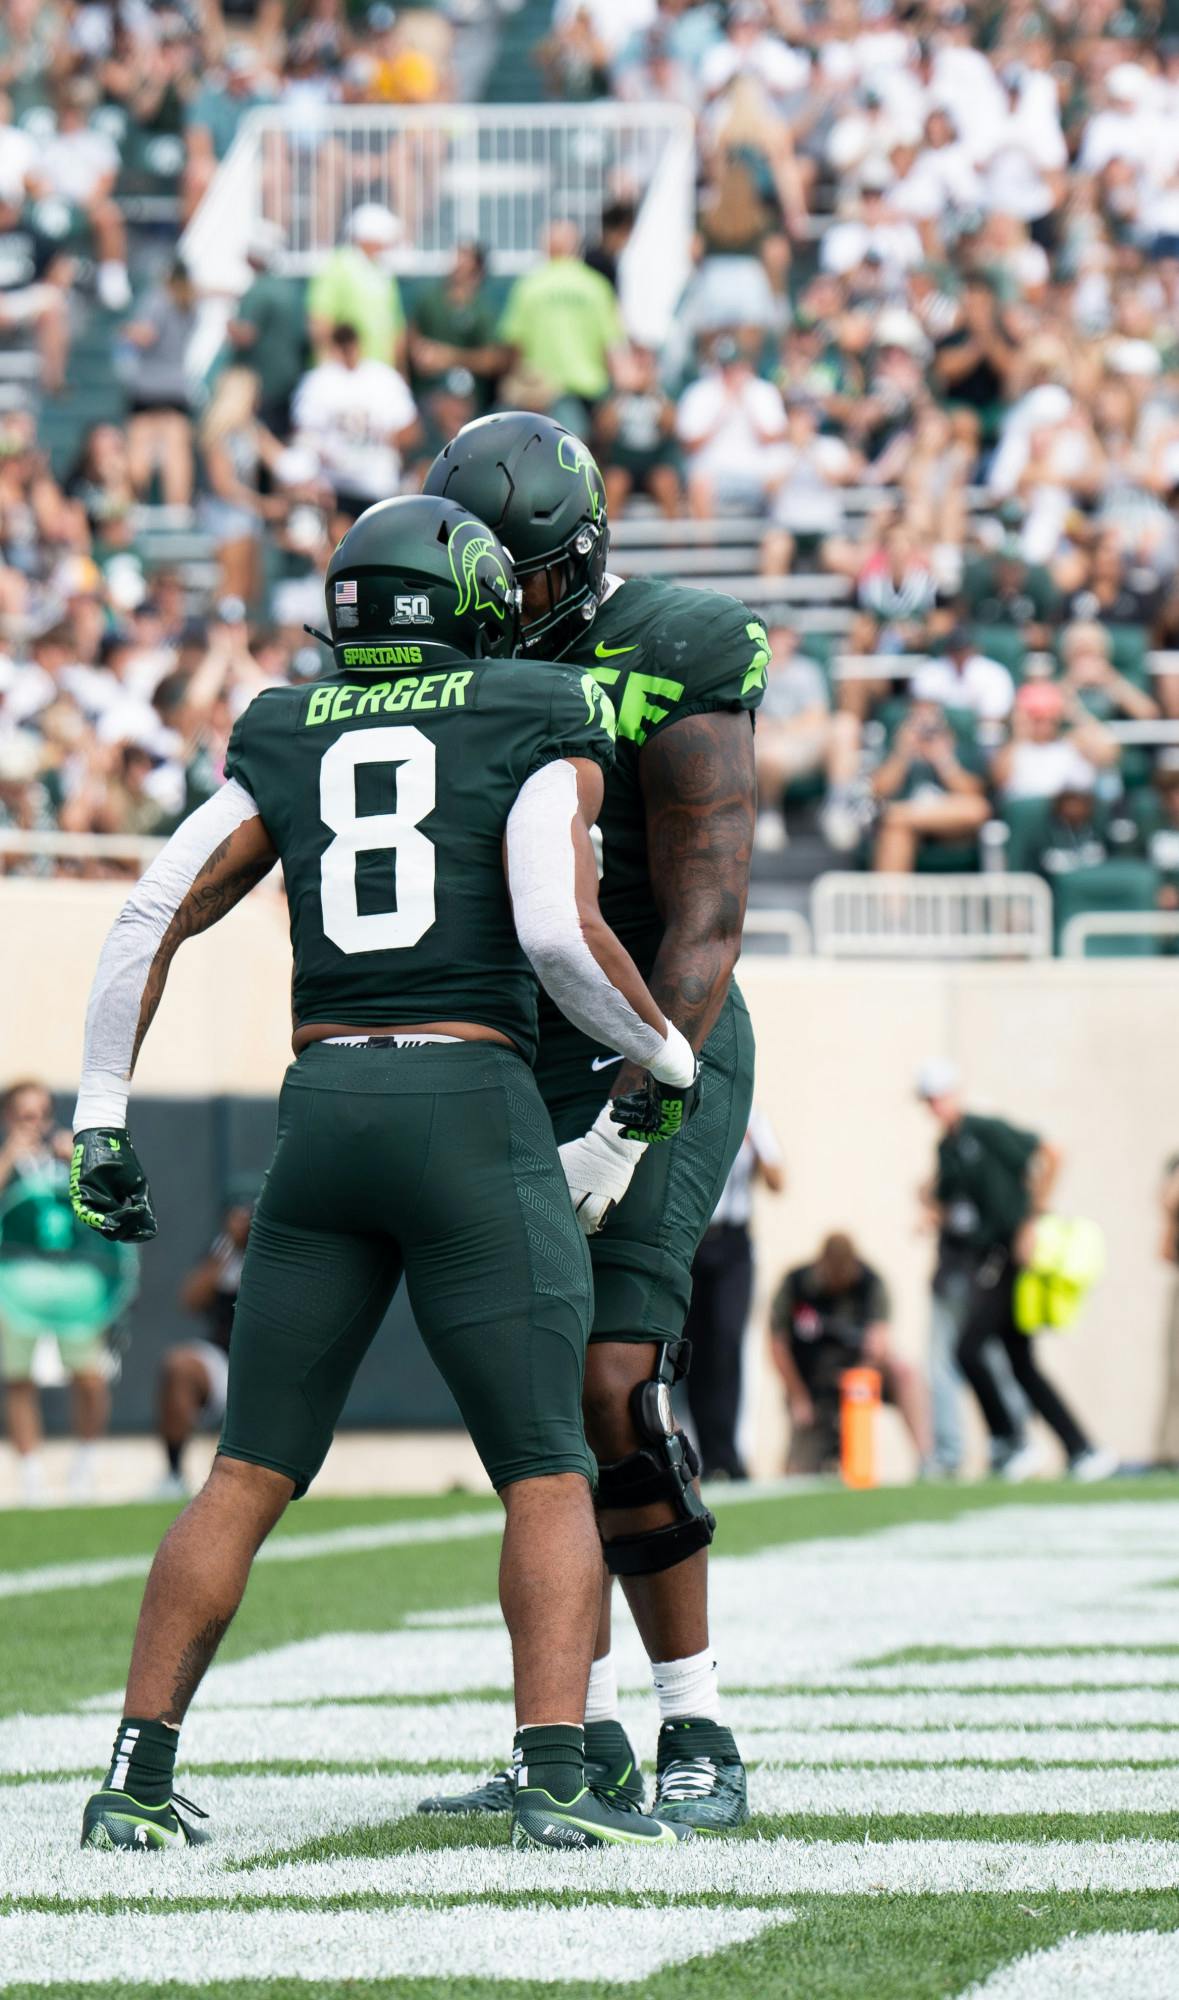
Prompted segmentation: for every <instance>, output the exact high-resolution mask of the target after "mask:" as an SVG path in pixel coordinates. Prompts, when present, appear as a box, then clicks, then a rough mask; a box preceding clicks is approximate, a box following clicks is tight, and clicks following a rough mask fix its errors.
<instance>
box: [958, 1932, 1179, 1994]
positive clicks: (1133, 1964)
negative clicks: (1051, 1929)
mask: <svg viewBox="0 0 1179 2000" xmlns="http://www.w3.org/2000/svg"><path fill="white" fill-rule="evenodd" d="M1176 1993H1179V1932H1176V1931H1105V1932H1101V1931H1096V1932H1089V1933H1087V1934H1086V1935H1085V1936H1083V1937H1070V1938H1065V1939H1063V1940H1062V1942H1061V1943H1060V1944H1054V1945H1051V1946H1049V1947H1048V1949H1047V1950H1045V1951H1030V1952H1028V1953H1027V1954H1026V1956H1025V1957H1023V1958H1017V1959H1016V1960H1015V1961H1014V1963H1013V1964H1011V1965H1004V1966H1002V1967H1001V1968H1000V1970H999V1971H998V1972H993V1973H992V1974H991V1976H990V1978H989V1979H984V1980H983V1981H982V1982H981V1984H979V1985H977V1986H972V1987H971V1988H970V1989H969V1992H968V1993H964V1994H962V1995H961V1996H960V2000H984V1996H985V2000H1085V1996H1086V1995H1093V1996H1096V1995H1100V2000H1175V1995H1176Z"/></svg>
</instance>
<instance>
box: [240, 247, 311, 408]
mask: <svg viewBox="0 0 1179 2000" xmlns="http://www.w3.org/2000/svg"><path fill="white" fill-rule="evenodd" d="M282 247H283V233H282V230H281V229H280V228H279V227H278V225H277V223H274V222H265V221H263V222H260V223H258V225H257V226H256V228H255V230H254V232H253V235H252V236H251V238H250V242H249V245H248V246H247V249H246V262H247V263H248V264H249V267H250V271H251V273H252V276H251V278H250V282H249V284H248V285H247V287H246V289H245V291H244V292H243V293H242V296H241V298H240V299H239V300H238V306H237V311H236V313H235V314H234V316H233V318H232V319H231V320H230V322H229V327H228V341H229V346H230V348H231V350H232V353H233V356H234V359H235V360H237V361H239V362H240V363H241V364H242V366H243V367H245V368H249V369H250V370H251V372H252V373H253V374H255V375H256V376H257V377H258V383H259V388H258V415H259V417H260V418H261V420H262V422H263V423H264V424H265V425H266V428H267V429H268V430H271V431H273V432H274V434H275V436H276V437H285V436H286V434H287V432H288V430H289V429H290V404H291V397H292V395H293V394H294V391H295V386H296V384H297V383H298V381H299V379H300V377H301V376H302V374H303V371H304V366H305V351H306V346H307V317H306V313H305V310H304V300H303V296H302V289H301V287H300V288H296V287H295V286H293V285H292V284H291V282H290V281H289V279H287V278H284V277H281V276H280V275H279V273H278V272H277V271H276V270H275V268H274V267H275V263H276V260H277V258H278V255H279V252H280V251H281V249H282Z"/></svg>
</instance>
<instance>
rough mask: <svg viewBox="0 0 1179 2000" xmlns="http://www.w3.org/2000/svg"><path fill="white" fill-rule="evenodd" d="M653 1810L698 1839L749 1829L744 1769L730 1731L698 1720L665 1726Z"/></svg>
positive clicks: (678, 1721)
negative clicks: (691, 1829) (689, 1829)
mask: <svg viewBox="0 0 1179 2000" xmlns="http://www.w3.org/2000/svg"><path fill="white" fill-rule="evenodd" d="M654 1810H655V1811H656V1812H657V1813H658V1814H659V1817H660V1819H664V1820H669V1821H670V1822H671V1823H672V1825H674V1826H691V1827H695V1829H696V1831H697V1832H698V1833H729V1832H731V1831H732V1829H733V1828H734V1827H737V1826H744V1825H745V1822H746V1820H747V1819H748V1818H749V1800H748V1797H747V1795H746V1785H745V1766H744V1764H743V1763H742V1762H741V1758H740V1756H739V1754H738V1750H737V1745H736V1743H735V1742H734V1741H733V1732H732V1730H731V1729H726V1728H724V1726H723V1725H722V1724H721V1723H719V1722H710V1721H709V1720H707V1719H706V1718H705V1717H696V1716H685V1717H684V1718H683V1719H680V1718H678V1717H677V1719H676V1720H675V1721H674V1722H665V1723H664V1724H663V1727H662V1728H661V1729H660V1731H659V1752H658V1763H657V1767H656V1778H655V1806H654Z"/></svg>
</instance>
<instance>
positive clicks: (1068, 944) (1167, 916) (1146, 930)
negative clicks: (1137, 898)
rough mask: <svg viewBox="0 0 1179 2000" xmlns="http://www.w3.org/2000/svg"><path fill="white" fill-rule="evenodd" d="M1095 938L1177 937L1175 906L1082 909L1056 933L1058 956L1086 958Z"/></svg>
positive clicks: (1177, 914)
mask: <svg viewBox="0 0 1179 2000" xmlns="http://www.w3.org/2000/svg"><path fill="white" fill-rule="evenodd" d="M1098 938H1179V910H1085V911H1082V913H1081V914H1080V915H1079V916H1076V917H1070V918H1069V920H1068V922H1067V924H1066V925H1065V926H1064V929H1063V930H1062V931H1061V934H1060V956H1061V957H1062V958H1086V957H1088V952H1089V945H1090V944H1091V943H1092V942H1093V941H1094V940H1095V939H1098Z"/></svg>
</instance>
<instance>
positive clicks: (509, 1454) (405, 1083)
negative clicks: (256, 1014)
mask: <svg viewBox="0 0 1179 2000" xmlns="http://www.w3.org/2000/svg"><path fill="white" fill-rule="evenodd" d="M403 1272H404V1274H405V1279H406V1284H407V1286H408V1290H409V1298H410V1303H411V1305H412V1307H413V1311H414V1316H415V1318H416V1320H417V1323H418V1326H419V1327H420V1329H421V1332H422V1335H423V1338H424V1340H425V1342H426V1346H427V1348H428V1349H429V1352H430V1354H431V1356H432V1357H433V1360H434V1361H435V1363H436V1365H437V1367H438V1369H439V1371H440V1373H441V1374H442V1376H443V1378H444V1380H445V1381H446V1384H447V1387H448V1388H449V1389H450V1392H451V1394H452V1395H453V1397H454V1399H455V1401H456V1403H457V1404H458V1406H459V1409H460V1411H461V1412H462V1417H463V1422H464V1423H465V1424H466V1426H467V1429H468V1430H469V1432H470V1434H471V1437H472V1439H473V1440H474V1443H475V1446H476V1448H477V1450H478V1452H479V1456H480V1458H481V1459H482V1461H483V1464H484V1466H485V1467H486V1469H487V1472H488V1475H489V1477H490V1479H491V1480H492V1482H493V1484H494V1485H495V1486H496V1487H497V1488H500V1487H503V1486H507V1485H510V1484H511V1483H512V1482H513V1481H515V1480H519V1479H535V1478H538V1477H541V1476H542V1475H545V1474H551V1473H560V1472H578V1473H582V1474H583V1475H584V1476H585V1477H586V1478H587V1479H590V1480H592V1479H593V1477H594V1473H595V1468H594V1462H593V1458H592V1456H591V1454H590V1452H589V1450H588V1448H587V1446H586V1442H585V1434H584V1431H583V1428H582V1418H581V1389H582V1375H583V1372H584V1363H585V1346H586V1339H587V1335H588V1328H589V1315H590V1306H591V1277H590V1268H589V1257H588V1254H587V1250H586V1244H585V1239H584V1237H583V1236H582V1234H581V1232H580V1230H579V1229H578V1227H577V1223H576V1221H575V1219H574V1215H573V1210H572V1207H571V1205H570V1201H569V1194H568V1190H567V1188H566V1185H565V1179H564V1176H563V1174H562V1172H561V1164H560V1161H559V1159H558V1157H557V1149H556V1144H555V1141H554V1139H553V1132H552V1126H551V1124H550V1122H549V1118H548V1114H547V1113H546V1111H545V1108H544V1105H543V1104H542V1103H541V1100H540V1095H539V1093H538V1091H537V1088H536V1085H535V1082H534V1081H533V1077H532V1072H531V1071H530V1070H529V1068H528V1067H527V1065H526V1064H525V1063H524V1061H523V1060H522V1059H521V1058H520V1057H519V1056H517V1055H515V1054H513V1053H512V1052H511V1051H510V1050H507V1049H503V1048H497V1047H495V1046H493V1045H491V1044H488V1043H486V1042H464V1043H456V1044H455V1045H453V1046H447V1047H439V1046H427V1047H419V1048H405V1047H397V1046H395V1045H391V1046H380V1045H378V1046H363V1047H360V1048H342V1047H335V1048H333V1047H331V1046H329V1045H328V1044H327V1043H324V1042H317V1043H313V1044H312V1045H311V1047H310V1048H308V1049H305V1050H304V1052H303V1054H302V1055H301V1056H300V1057H299V1058H298V1060H297V1061H296V1062H294V1063H293V1064H292V1065H291V1068H290V1069H289V1070H288V1072H287V1076H286V1080H285V1082H284V1084H283V1090H282V1097H281V1100H280V1104H279V1123H278V1144H277V1148H276V1151H275V1155H274V1160H273V1163H272V1165H271V1168H270V1172H269V1174H268V1175H267V1178H266V1184H265V1187H264V1188H263V1191H262V1195H261V1197H260V1199H259V1202H258V1207H257V1210H256V1211H255V1215H254V1222H253V1227H252V1229H251V1231H250V1241H249V1247H248V1249H247V1252H246V1259H245V1267H244V1270H243V1273H242V1287H241V1294H240V1297H239V1299H238V1304H237V1311H236V1314H235V1318H234V1326H233V1339H232V1342H231V1346H230V1355H229V1396H228V1404H227V1408H226V1415H225V1425H224V1429H223V1432H222V1436H221V1444H220V1450H221V1451H222V1452H223V1453H224V1454H225V1455H226V1456H227V1457H229V1458H239V1459H246V1460H249V1461H250V1462H251V1463H253V1464H255V1465H267V1466H271V1467H272V1468H273V1469H274V1470H275V1471H276V1472H282V1473H285V1474H286V1475H287V1477H288V1478H290V1479H293V1480H294V1482H295V1491H296V1497H298V1495H300V1494H302V1493H305V1492H306V1490H307V1488H308V1486H309V1485H310V1483H311V1481H312V1479H313V1478H314V1477H315V1474H316V1473H317V1472H318V1470H319V1468H320V1466H321V1465H322V1463H323V1460H324V1458H325V1456H326V1454H327V1449H328V1446H329V1445H330V1443H331V1440H332V1433H333V1431H334V1429H335V1426H336V1423H337V1421H338V1419H339V1415H340V1412H341V1410H342V1409H343V1406H344V1400H345V1398H346V1396H347V1394H348V1390H349V1388H350V1387H351V1384H352V1381H353V1378H354V1376H355V1374H356V1371H357V1369H358V1367H359V1366H360V1363H361V1361H362V1360H363V1358H364V1355H365V1353H366V1351H367V1349H368V1346H369V1343H370V1341H371V1340H372V1338H373V1335H374V1334H375V1333H376V1330H377V1328H378V1326H379V1325H380V1323H381V1321H382V1319H383V1318H384V1316H385V1313H386V1311H387V1310H388V1307H389V1303H390V1301H391V1299H392V1297H393V1293H394V1291H395V1290H396V1288H397V1284H398V1281H399V1280H400V1278H401V1276H402V1273H403Z"/></svg>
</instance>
